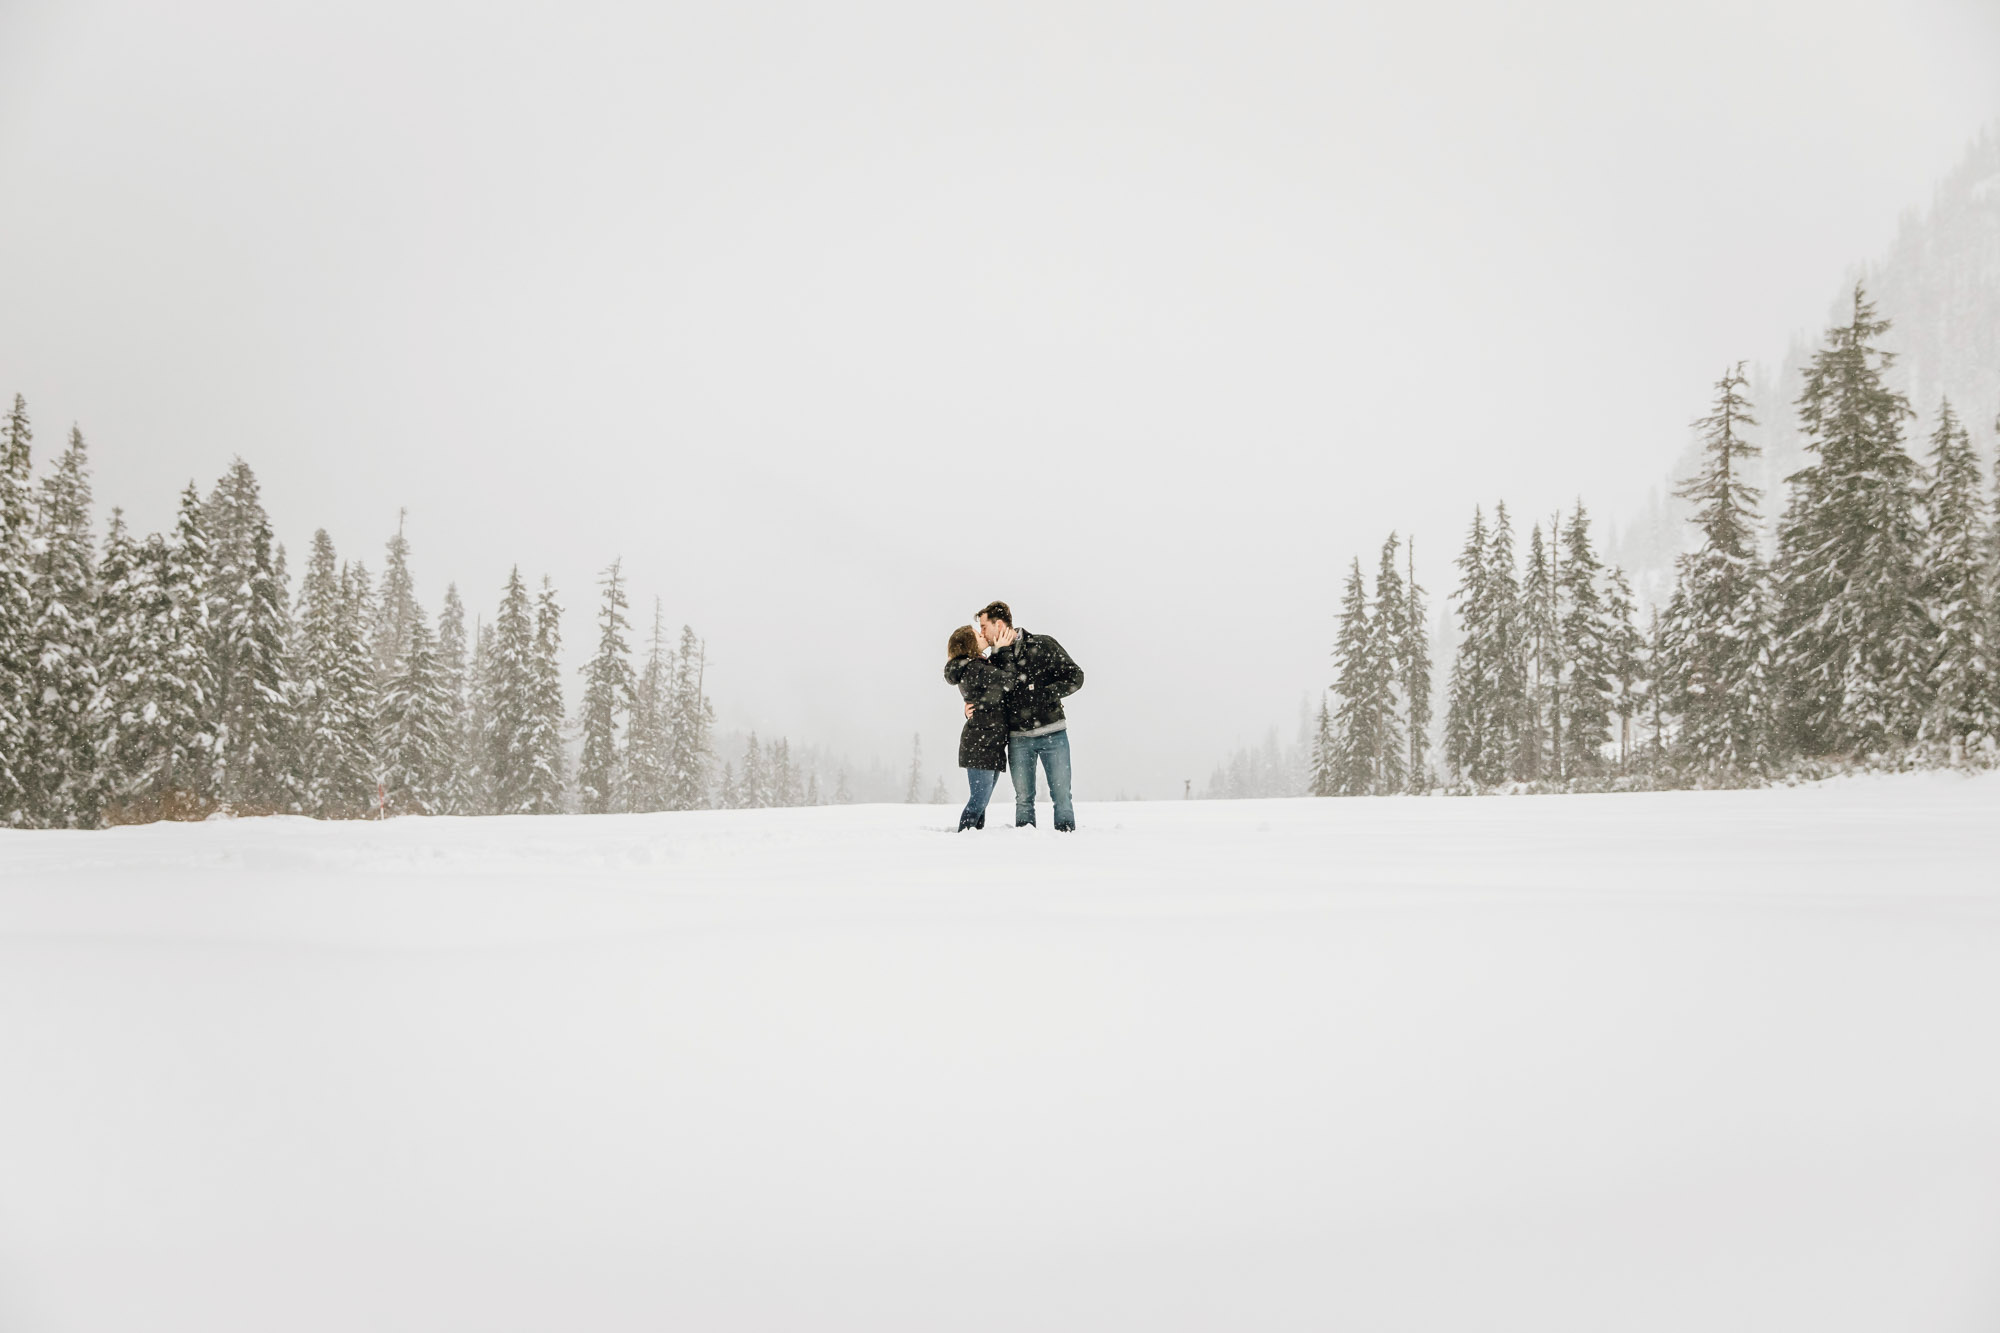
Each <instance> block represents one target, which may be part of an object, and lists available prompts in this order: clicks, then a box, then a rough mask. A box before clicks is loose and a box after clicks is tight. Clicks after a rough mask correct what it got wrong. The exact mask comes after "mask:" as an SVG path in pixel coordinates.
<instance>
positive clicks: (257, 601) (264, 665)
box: [203, 458, 291, 810]
mask: <svg viewBox="0 0 2000 1333" xmlns="http://www.w3.org/2000/svg"><path fill="white" fill-rule="evenodd" d="M203 526H204V527H205V528H206V529H207V532H208V535H209V569H208V589H207V591H208V597H209V606H208V626H209V634H210V640H209V657H210V660H211V663H212V666H213V670H214V675H215V696H214V714H213V717H214V722H213V735H214V743H213V752H212V754H211V756H210V757H211V759H212V761H213V762H214V764H215V785H216V791H217V794H218V795H219V796H220V797H221V799H222V800H224V801H227V802H230V803H232V804H234V805H237V806H246V807H249V808H252V809H256V808H263V809H269V810H277V809H284V808H286V807H287V806H288V805H289V804H290V797H291V793H290V791H289V790H288V787H287V782H286V777H287V773H286V770H287V767H288V758H289V756H288V755H287V753H286V750H287V744H286V742H287V740H288V738H289V731H290V726H289V724H290V699H289V694H290V680H289V679H288V676H287V672H286V645H287V644H288V643H289V642H290V639H291V631H290V622H291V616H290V613H289V599H288V597H287V596H286V593H285V586H284V582H285V581H284V573H283V555H282V553H281V552H280V551H279V550H278V548H277V546H276V543H275V541H274V540H273V538H272V535H271V520H270V519H269V517H267V516H266V515H265V513H264V505H263V500H262V498H261V496H260V495H259V492H258V486H257V478H256V475H255V474H254V473H252V472H251V470H250V466H249V464H247V463H245V462H244V461H243V460H242V459H240V458H238V459H236V460H235V461H234V462H232V463H231V464H230V465H229V470H228V471H227V472H226V473H224V474H223V477H222V480H221V481H219V482H217V483H216V487H215V489H214V490H213V491H212V492H210V494H209V497H208V502H207V504H206V505H205V506H204V510H203Z"/></svg>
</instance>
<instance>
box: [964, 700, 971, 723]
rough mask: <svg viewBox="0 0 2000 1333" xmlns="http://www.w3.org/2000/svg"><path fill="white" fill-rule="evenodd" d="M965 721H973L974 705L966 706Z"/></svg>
mask: <svg viewBox="0 0 2000 1333" xmlns="http://www.w3.org/2000/svg"><path fill="white" fill-rule="evenodd" d="M965 720H966V721H968V722H970V721H971V720H972V705H971V704H967V705H966V706H965Z"/></svg>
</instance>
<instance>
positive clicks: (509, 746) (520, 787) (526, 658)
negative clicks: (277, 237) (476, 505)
mask: <svg viewBox="0 0 2000 1333" xmlns="http://www.w3.org/2000/svg"><path fill="white" fill-rule="evenodd" d="M486 668H487V669H486V671H485V673H484V674H485V677H486V679H485V682H484V684H485V689H484V691H483V695H484V698H485V703H486V717H485V727H484V731H485V738H486V743H485V745H484V746H483V747H482V748H483V750H484V752H485V755H486V773H487V781H488V783H489V788H488V790H489V792H490V801H491V804H490V806H489V808H490V809H491V810H492V811H493V812H494V813H495V814H503V815H518V814H526V813H527V812H528V811H529V810H530V809H532V808H533V805H534V790H533V787H532V775H531V772H530V769H531V766H532V763H533V760H532V757H531V755H530V754H529V751H528V736H529V732H530V731H531V730H532V727H533V720H534V714H535V695H536V680H535V616H534V608H533V606H532V605H531V604H530V603H529V601H528V587H527V585H526V584H525V583H523V582H522V581H521V569H520V566H518V565H516V566H515V567H514V568H513V570H512V571H510V572H509V573H508V575H507V587H506V589H505V591H503V592H502V593H501V597H500V614H499V617H498V618H497V619H496V620H495V621H494V622H493V641H492V651H491V655H490V658H489V660H488V661H487V663H486Z"/></svg>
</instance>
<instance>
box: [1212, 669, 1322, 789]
mask: <svg viewBox="0 0 2000 1333" xmlns="http://www.w3.org/2000/svg"><path fill="white" fill-rule="evenodd" d="M1307 782H1308V786H1307V790H1308V791H1309V792H1310V793H1311V794H1312V795H1314V796H1338V795H1339V794H1340V738H1339V737H1338V736H1337V735H1336V734H1335V733H1334V730H1333V709H1332V708H1331V707H1329V706H1328V704H1327V700H1326V694H1325V692H1322V693H1321V694H1320V696H1319V721H1318V723H1317V724H1316V725H1315V727H1314V729H1313V738H1312V759H1311V763H1310V765H1309V776H1308V778H1307ZM1209 785H1210V786H1211V787H1213V786H1214V785H1215V784H1214V782H1213V781H1211V782H1210V784H1209Z"/></svg>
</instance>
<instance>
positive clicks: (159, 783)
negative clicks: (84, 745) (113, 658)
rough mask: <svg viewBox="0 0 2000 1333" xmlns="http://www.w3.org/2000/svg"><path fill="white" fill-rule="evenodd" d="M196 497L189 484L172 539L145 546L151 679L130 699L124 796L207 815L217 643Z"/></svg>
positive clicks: (204, 537) (212, 764)
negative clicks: (150, 592)
mask: <svg viewBox="0 0 2000 1333" xmlns="http://www.w3.org/2000/svg"><path fill="white" fill-rule="evenodd" d="M209 545H210V543H209V539H208V528H207V524H206V521H205V519H204V517H203V506H202V502H201V493H200V492H199V491H197V490H196V489H195V485H194V483H193V482H192V481H190V482H189V483H188V484H187V488H186V489H185V490H183V491H182V492H181V500H180V511H179V513H178V514H177V515H176V516H175V519H174V531H173V535H172V536H171V537H168V538H166V539H164V540H162V539H159V538H148V539H147V542H146V547H145V554H146V558H147V560H148V561H149V562H151V564H152V565H153V575H152V579H151V583H152V586H153V588H154V589H155V591H156V597H157V600H156V601H155V602H154V604H153V611H152V625H153V640H154V643H155V648H154V650H153V651H152V652H151V653H150V654H149V655H148V660H149V662H150V664H151V666H152V671H151V674H150V676H149V677H148V679H147V680H146V681H145V683H144V684H143V685H142V686H141V687H140V689H139V690H138V691H137V692H136V694H135V697H134V700H133V702H134V704H135V706H136V708H137V711H138V721H139V725H138V726H137V727H136V728H135V727H133V726H131V725H129V724H128V727H127V730H126V736H127V738H128V739H130V740H133V742H134V744H133V751H134V753H133V754H132V757H131V758H130V759H129V760H128V766H127V771H126V774H125V789H124V795H125V796H126V797H127V798H128V799H133V798H145V799H147V800H149V801H150V802H152V803H153V804H154V805H155V806H156V807H157V808H159V809H160V810H161V811H162V812H166V811H168V810H170V809H171V810H173V811H175V812H177V813H188V814H192V813H196V812H198V811H202V810H206V809H207V807H208V802H209V801H210V799H211V798H212V796H213V794H214V778H215V770H216V763H215V753H216V748H217V747H216V735H215V725H216V718H217V710H216V706H215V700H216V681H215V658H214V655H213V646H214V641H215V635H214V632H213V628H212V627H211V625H210V624H209V619H208V617H209V610H210V605H211V599H210V596H209V587H208V572H209V569H210V567H211V564H212V560H213V557H212V555H211V553H210V549H209Z"/></svg>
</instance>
